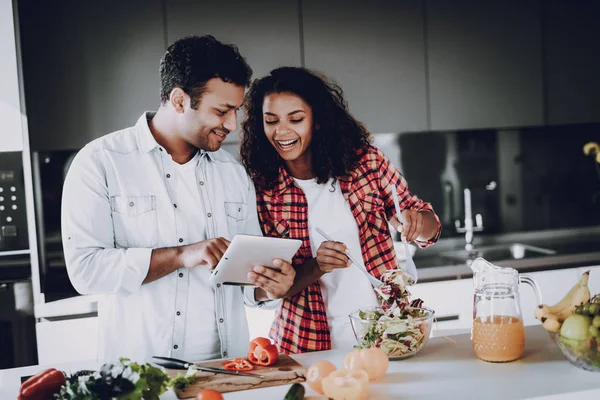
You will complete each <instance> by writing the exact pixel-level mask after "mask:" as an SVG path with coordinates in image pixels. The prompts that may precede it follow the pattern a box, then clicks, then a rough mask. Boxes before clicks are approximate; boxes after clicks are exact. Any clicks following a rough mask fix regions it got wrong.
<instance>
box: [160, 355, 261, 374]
mask: <svg viewBox="0 0 600 400" xmlns="http://www.w3.org/2000/svg"><path fill="white" fill-rule="evenodd" d="M150 361H151V362H152V363H154V364H156V365H160V366H161V367H165V368H170V369H188V368H189V367H190V366H192V365H194V366H195V367H196V368H197V369H198V371H204V372H213V373H216V374H226V375H238V376H250V377H253V378H264V375H259V374H253V373H251V372H242V371H229V370H227V369H225V368H215V367H205V366H203V365H197V364H194V363H190V362H187V361H183V360H179V359H177V358H170V357H159V356H153V357H152V359H151V360H150Z"/></svg>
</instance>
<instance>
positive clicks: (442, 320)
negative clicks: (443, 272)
mask: <svg viewBox="0 0 600 400" xmlns="http://www.w3.org/2000/svg"><path fill="white" fill-rule="evenodd" d="M409 290H410V292H411V295H412V297H413V298H417V297H418V298H420V299H422V300H423V302H424V306H425V307H428V308H431V309H433V310H434V311H435V317H436V320H437V322H434V325H433V330H434V331H436V330H445V329H467V328H470V327H471V322H472V321H473V280H472V279H459V280H451V281H441V282H428V283H418V284H416V285H415V286H414V287H412V288H410V289H409Z"/></svg>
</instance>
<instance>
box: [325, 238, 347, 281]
mask: <svg viewBox="0 0 600 400" xmlns="http://www.w3.org/2000/svg"><path fill="white" fill-rule="evenodd" d="M346 251H347V247H346V245H345V244H344V243H340V242H330V241H326V242H323V243H321V246H319V249H318V250H317V258H316V259H317V265H318V266H319V269H320V270H321V272H323V273H327V272H331V271H333V270H334V269H337V268H346V267H348V266H349V265H350V264H351V263H352V262H351V261H350V259H349V258H348V256H347V255H346Z"/></svg>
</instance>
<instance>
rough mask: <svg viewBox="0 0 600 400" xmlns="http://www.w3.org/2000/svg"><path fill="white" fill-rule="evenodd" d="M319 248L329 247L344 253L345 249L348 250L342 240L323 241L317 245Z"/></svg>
mask: <svg viewBox="0 0 600 400" xmlns="http://www.w3.org/2000/svg"><path fill="white" fill-rule="evenodd" d="M320 249H329V250H335V251H338V252H340V253H345V252H346V250H348V247H347V246H346V245H345V244H344V243H342V242H332V241H325V242H323V243H321V245H320V246H319V250H320ZM317 251H318V250H317Z"/></svg>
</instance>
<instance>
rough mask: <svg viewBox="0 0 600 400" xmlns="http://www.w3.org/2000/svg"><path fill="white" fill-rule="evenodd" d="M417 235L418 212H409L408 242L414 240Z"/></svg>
mask: <svg viewBox="0 0 600 400" xmlns="http://www.w3.org/2000/svg"><path fill="white" fill-rule="evenodd" d="M418 235H419V213H418V212H416V211H415V212H412V213H411V231H410V242H414V241H415V239H416V238H417V236H418Z"/></svg>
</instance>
